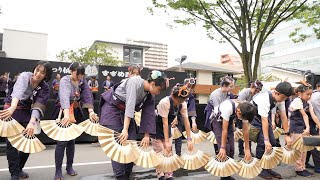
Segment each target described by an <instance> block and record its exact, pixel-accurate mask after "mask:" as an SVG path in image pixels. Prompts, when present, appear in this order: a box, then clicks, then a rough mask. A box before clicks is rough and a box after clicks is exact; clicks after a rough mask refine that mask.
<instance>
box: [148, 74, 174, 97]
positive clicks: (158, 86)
mask: <svg viewBox="0 0 320 180" xmlns="http://www.w3.org/2000/svg"><path fill="white" fill-rule="evenodd" d="M147 81H148V89H147V91H149V92H150V93H151V94H152V95H158V94H160V92H161V91H163V90H165V89H167V88H168V86H169V82H168V78H167V76H166V75H165V74H164V73H163V72H160V71H158V70H153V71H151V73H150V74H149V75H148V79H147Z"/></svg>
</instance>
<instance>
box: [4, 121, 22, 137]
mask: <svg viewBox="0 0 320 180" xmlns="http://www.w3.org/2000/svg"><path fill="white" fill-rule="evenodd" d="M23 130H24V127H23V126H21V124H20V123H18V121H16V120H15V119H13V118H12V117H10V118H8V119H6V120H3V119H1V120H0V136H1V137H10V136H15V135H17V134H20V133H21V132H22V131H23Z"/></svg>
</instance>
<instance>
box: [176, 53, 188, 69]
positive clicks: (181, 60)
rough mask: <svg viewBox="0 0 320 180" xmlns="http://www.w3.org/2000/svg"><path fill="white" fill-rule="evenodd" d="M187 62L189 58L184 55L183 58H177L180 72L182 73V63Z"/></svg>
mask: <svg viewBox="0 0 320 180" xmlns="http://www.w3.org/2000/svg"><path fill="white" fill-rule="evenodd" d="M185 60H187V56H186V55H182V56H181V58H176V59H175V61H177V62H178V63H179V72H181V71H182V65H181V64H182V63H183V61H185Z"/></svg>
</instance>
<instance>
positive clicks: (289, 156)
mask: <svg viewBox="0 0 320 180" xmlns="http://www.w3.org/2000/svg"><path fill="white" fill-rule="evenodd" d="M299 157H301V152H300V151H298V150H295V149H289V148H288V147H287V146H284V147H283V155H282V162H283V163H284V164H294V163H295V162H296V161H297V160H298V159H299Z"/></svg>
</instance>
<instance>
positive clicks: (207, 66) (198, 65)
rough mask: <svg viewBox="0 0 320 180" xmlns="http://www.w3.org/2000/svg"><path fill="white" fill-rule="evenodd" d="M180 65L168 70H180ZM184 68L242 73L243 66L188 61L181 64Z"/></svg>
mask: <svg viewBox="0 0 320 180" xmlns="http://www.w3.org/2000/svg"><path fill="white" fill-rule="evenodd" d="M179 68H180V65H176V66H172V67H169V68H168V69H166V70H169V71H178V70H179ZM181 68H182V69H183V70H191V71H199V70H201V71H211V72H223V73H231V74H242V73H243V68H242V66H239V65H226V64H215V63H207V62H186V63H182V64H181Z"/></svg>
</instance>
